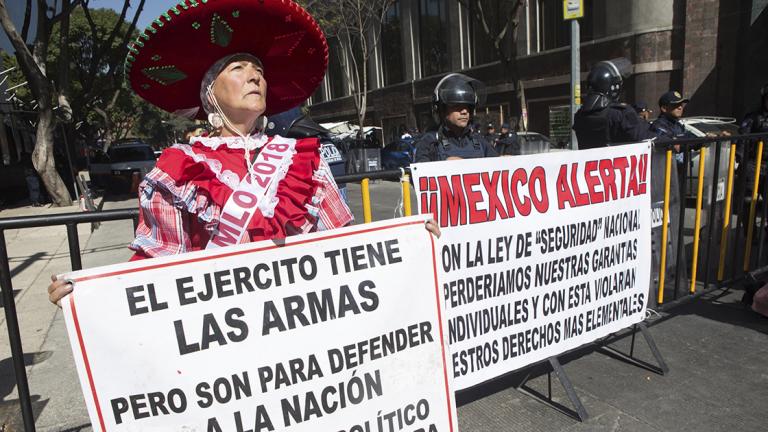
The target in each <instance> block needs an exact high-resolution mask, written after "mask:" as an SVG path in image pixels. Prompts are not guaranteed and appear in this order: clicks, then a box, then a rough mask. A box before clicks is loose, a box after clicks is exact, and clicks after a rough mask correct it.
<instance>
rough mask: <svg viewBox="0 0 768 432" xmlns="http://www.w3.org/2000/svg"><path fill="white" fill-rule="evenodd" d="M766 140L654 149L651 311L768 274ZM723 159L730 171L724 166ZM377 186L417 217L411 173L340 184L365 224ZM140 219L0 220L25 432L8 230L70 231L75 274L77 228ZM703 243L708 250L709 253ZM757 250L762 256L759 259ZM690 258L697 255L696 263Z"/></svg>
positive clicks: (687, 142) (24, 386)
mask: <svg viewBox="0 0 768 432" xmlns="http://www.w3.org/2000/svg"><path fill="white" fill-rule="evenodd" d="M766 139H768V134H755V135H740V136H717V137H708V138H692V139H681V140H675V141H664V142H656V143H654V150H653V152H654V155H652V156H653V157H652V166H651V178H652V186H651V189H652V191H651V194H652V200H654V197H662V199H661V201H658V200H654V201H653V203H652V211H656V210H659V211H658V212H660V213H661V221H660V224H658V226H656V227H654V229H653V233H652V239H653V240H652V241H653V242H654V243H653V254H654V258H653V268H652V274H653V275H654V277H652V284H653V286H652V287H650V292H651V293H652V294H655V300H653V303H650V304H649V307H652V308H653V307H658V308H662V309H666V308H668V307H670V306H672V305H674V304H675V303H676V302H677V301H680V300H683V299H687V298H691V297H692V296H697V295H700V294H702V293H704V292H707V291H709V290H712V289H715V288H718V287H721V286H725V285H728V286H731V285H733V284H736V283H739V282H740V281H741V280H742V279H743V278H744V277H745V276H746V275H747V274H748V273H750V272H753V273H756V272H762V271H763V269H764V268H766V266H767V265H768V262H766V261H767V260H766V256H765V253H764V252H765V247H764V246H765V240H766V239H765V237H766V229H767V227H766V222H767V220H768V205H766V203H768V201H766V197H768V181H763V182H762V184H761V180H763V179H764V178H765V175H766V173H765V171H766V169H765V166H764V164H763V150H764V148H763V146H764V141H765V140H766ZM675 153H680V154H682V155H683V163H682V164H680V165H681V166H680V167H675V168H673V165H677V163H676V162H675V157H674V154H675ZM712 153H714V155H713V154H712ZM725 160H727V164H723V163H721V161H725ZM710 161H711V164H710ZM654 162H655V163H654ZM371 180H394V181H399V182H400V183H401V186H402V195H403V215H404V216H409V215H410V214H411V211H412V210H411V199H410V190H411V184H410V179H409V175H408V174H407V173H406V172H405V171H402V170H393V171H377V172H368V173H359V174H352V175H346V176H341V177H338V178H337V181H338V182H340V183H360V185H361V195H362V207H363V222H364V223H369V222H371V221H372V213H371V196H370V190H369V182H370V181H371ZM675 185H676V186H677V187H675ZM689 205H690V207H689ZM675 210H676V211H677V214H674V213H673V212H674V211H675ZM658 212H657V213H658ZM691 213H692V214H691ZM691 216H692V219H691ZM138 217H139V210H138V209H127V210H109V211H101V212H89V213H70V214H59V215H52V216H31V217H18V218H6V219H0V285H1V286H2V296H3V297H2V299H3V305H4V310H5V316H6V325H7V328H8V334H9V342H10V347H11V353H12V360H13V367H14V372H15V377H16V383H17V388H18V394H19V401H20V405H21V413H22V418H23V421H24V427H25V430H27V431H34V430H35V425H34V415H33V412H32V404H31V399H30V392H29V385H28V382H27V376H26V370H25V367H24V356H23V349H22V341H21V336H20V333H19V323H18V317H17V314H16V308H15V303H14V296H13V283H12V280H11V271H10V265H9V261H8V250H7V244H6V241H5V231H7V230H11V229H28V228H39V227H49V226H62V225H63V226H64V227H65V228H66V230H67V240H68V244H69V258H70V264H71V268H72V270H73V271H74V270H80V269H82V261H81V250H80V244H79V239H78V234H77V227H78V225H79V224H85V223H99V222H107V221H117V220H128V219H130V220H133V226H134V229H135V227H136V225H137V224H138ZM702 224H703V225H702ZM716 228H718V229H719V230H718V231H716ZM702 235H703V237H704V239H702ZM702 244H704V245H705V248H704V252H703V253H702V252H701V245H702ZM755 247H756V249H757V251H756V253H754V252H753V249H754V248H755ZM688 256H691V259H690V260H688V259H687V257H688ZM702 257H703V259H702ZM689 268H690V273H688V269H689ZM670 297H671V298H672V301H671V302H670V301H669V298H670ZM651 299H654V296H651ZM654 303H655V304H654Z"/></svg>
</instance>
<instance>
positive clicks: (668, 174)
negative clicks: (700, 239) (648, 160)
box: [656, 150, 672, 304]
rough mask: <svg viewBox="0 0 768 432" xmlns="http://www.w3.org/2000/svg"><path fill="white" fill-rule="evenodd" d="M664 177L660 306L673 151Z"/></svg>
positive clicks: (664, 268)
mask: <svg viewBox="0 0 768 432" xmlns="http://www.w3.org/2000/svg"><path fill="white" fill-rule="evenodd" d="M664 171H665V173H666V174H665V177H664V213H663V217H662V219H661V267H660V268H659V293H658V296H657V297H656V302H657V303H658V304H662V303H664V278H665V277H666V269H667V235H668V232H667V231H669V229H668V227H667V224H668V223H669V183H670V180H671V175H672V150H667V164H666V168H665V170H664Z"/></svg>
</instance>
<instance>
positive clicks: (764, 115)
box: [739, 108, 768, 134]
mask: <svg viewBox="0 0 768 432" xmlns="http://www.w3.org/2000/svg"><path fill="white" fill-rule="evenodd" d="M739 133H740V134H751V133H768V110H766V109H765V108H763V109H761V110H758V111H754V112H751V113H749V114H747V116H746V117H744V121H742V122H741V125H740V127H739Z"/></svg>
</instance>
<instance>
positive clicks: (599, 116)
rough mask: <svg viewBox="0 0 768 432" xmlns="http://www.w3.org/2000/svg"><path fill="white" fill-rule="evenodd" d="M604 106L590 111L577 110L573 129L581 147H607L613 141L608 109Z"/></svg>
mask: <svg viewBox="0 0 768 432" xmlns="http://www.w3.org/2000/svg"><path fill="white" fill-rule="evenodd" d="M610 109H611V108H604V109H601V110H598V111H592V112H589V113H584V112H581V111H580V112H577V113H576V118H575V120H574V125H573V130H574V131H575V132H576V139H577V140H579V149H591V148H599V147H605V146H607V145H608V143H609V142H610V141H611V132H610V127H609V125H608V110H610Z"/></svg>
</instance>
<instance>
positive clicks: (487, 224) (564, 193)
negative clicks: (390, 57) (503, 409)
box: [412, 143, 651, 389]
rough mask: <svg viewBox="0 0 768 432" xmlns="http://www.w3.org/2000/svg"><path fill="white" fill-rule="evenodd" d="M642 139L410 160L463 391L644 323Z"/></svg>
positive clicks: (646, 232) (646, 244) (647, 256)
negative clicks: (427, 217)
mask: <svg viewBox="0 0 768 432" xmlns="http://www.w3.org/2000/svg"><path fill="white" fill-rule="evenodd" d="M650 149H651V147H650V144H648V143H640V144H632V145H624V146H616V147H608V148H602V149H598V150H587V151H579V152H558V153H547V154H537V155H529V156H517V157H511V158H508V157H501V158H489V159H467V160H459V161H447V162H432V163H424V164H416V165H414V166H412V170H413V173H414V181H415V184H416V190H417V196H418V201H419V208H420V212H421V213H432V214H433V215H434V217H435V219H436V220H437V221H438V223H439V224H440V226H441V229H442V232H443V236H442V238H441V239H440V240H439V241H438V251H437V254H438V258H437V260H438V280H439V282H440V285H441V287H442V291H443V295H444V298H445V302H446V310H447V313H448V335H449V343H450V351H451V357H452V359H451V363H452V366H453V375H454V380H455V384H456V388H457V389H464V388H467V387H471V386H473V385H476V384H479V383H482V382H484V381H487V380H489V379H492V378H495V377H497V376H500V375H502V374H505V373H507V372H510V371H513V370H515V369H519V368H521V367H523V366H526V365H529V364H532V363H535V362H537V361H540V360H543V359H546V358H548V357H550V356H553V355H557V354H560V353H563V352H565V351H567V350H570V349H573V348H576V347H578V346H580V345H583V344H585V343H588V342H591V341H594V340H595V339H597V338H600V337H603V336H606V335H608V334H610V333H613V332H615V331H618V330H620V329H622V328H624V327H627V326H629V325H632V324H634V323H637V322H639V321H642V320H643V319H644V317H645V308H646V302H647V297H648V293H647V292H648V285H649V278H650V265H651V249H650V247H651V244H650V230H651V211H650V181H649V180H650V179H649V177H648V176H649V173H650V162H649V161H650Z"/></svg>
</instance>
